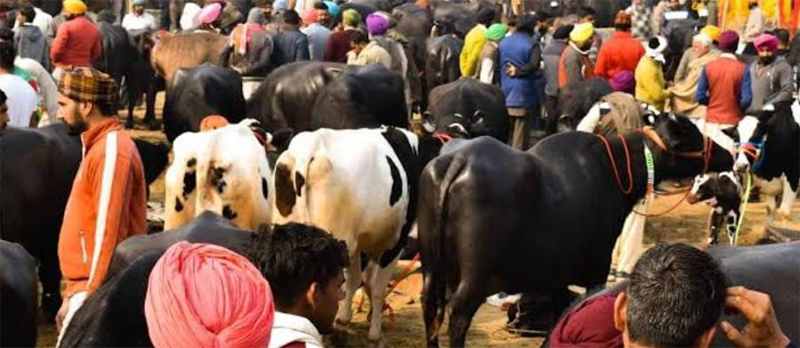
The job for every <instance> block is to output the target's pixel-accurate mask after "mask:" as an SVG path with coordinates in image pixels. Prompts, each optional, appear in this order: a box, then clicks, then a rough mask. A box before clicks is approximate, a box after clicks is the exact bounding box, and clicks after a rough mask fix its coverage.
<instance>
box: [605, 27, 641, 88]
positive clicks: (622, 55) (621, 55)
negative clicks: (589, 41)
mask: <svg viewBox="0 0 800 348" xmlns="http://www.w3.org/2000/svg"><path fill="white" fill-rule="evenodd" d="M643 56H644V46H642V43H641V42H639V40H636V39H634V38H633V36H632V35H631V33H629V32H627V31H617V32H614V35H611V39H609V40H608V41H606V42H605V43H603V46H601V47H600V51H598V52H597V64H596V66H595V69H594V74H595V76H598V77H602V78H604V79H606V80H609V79H611V78H612V77H614V75H616V74H617V73H618V72H620V71H622V70H627V71H630V72H634V71H636V66H637V65H638V64H639V59H642V57H643Z"/></svg>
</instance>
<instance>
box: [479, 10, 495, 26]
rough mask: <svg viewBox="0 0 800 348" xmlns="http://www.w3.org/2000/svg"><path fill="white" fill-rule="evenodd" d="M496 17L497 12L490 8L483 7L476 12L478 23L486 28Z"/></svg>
mask: <svg viewBox="0 0 800 348" xmlns="http://www.w3.org/2000/svg"><path fill="white" fill-rule="evenodd" d="M496 17H497V11H495V9H493V8H491V7H484V8H482V9H480V10H479V11H478V16H477V19H478V23H480V24H483V25H486V26H488V25H489V24H492V22H494V20H495V18H496Z"/></svg>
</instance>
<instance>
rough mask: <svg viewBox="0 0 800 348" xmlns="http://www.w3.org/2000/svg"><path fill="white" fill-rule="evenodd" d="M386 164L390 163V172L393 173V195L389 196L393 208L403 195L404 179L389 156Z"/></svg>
mask: <svg viewBox="0 0 800 348" xmlns="http://www.w3.org/2000/svg"><path fill="white" fill-rule="evenodd" d="M386 162H389V171H390V172H392V193H391V194H390V195H389V206H393V205H394V204H395V203H397V201H399V200H400V196H402V195H403V178H401V177H400V170H398V169H397V166H396V165H394V162H392V159H391V158H390V157H389V156H386Z"/></svg>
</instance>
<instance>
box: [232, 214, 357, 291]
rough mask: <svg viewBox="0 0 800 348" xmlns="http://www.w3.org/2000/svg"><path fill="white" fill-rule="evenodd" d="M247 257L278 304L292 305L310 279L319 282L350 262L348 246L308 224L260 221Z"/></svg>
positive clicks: (304, 289)
mask: <svg viewBox="0 0 800 348" xmlns="http://www.w3.org/2000/svg"><path fill="white" fill-rule="evenodd" d="M252 238H253V242H252V243H251V245H250V247H249V250H248V251H247V253H246V254H247V258H248V259H249V260H250V262H252V263H253V264H254V265H255V266H256V267H257V268H258V269H259V270H260V271H261V273H262V274H263V275H264V277H265V278H266V279H267V280H268V281H269V283H270V288H272V295H273V296H274V298H275V303H276V304H277V305H278V306H281V307H285V306H291V305H292V304H294V302H295V301H296V300H297V299H298V298H300V297H301V296H303V294H305V293H306V291H308V288H309V287H310V286H311V284H313V283H318V284H320V285H321V286H324V285H326V284H327V283H328V282H329V281H331V280H333V279H335V277H336V276H337V275H338V274H340V273H341V272H342V269H343V268H345V267H347V266H348V265H349V260H350V259H349V258H348V253H347V246H345V243H344V242H342V241H339V240H336V239H335V238H333V236H331V235H330V234H329V233H327V232H325V231H323V230H321V229H319V228H316V227H313V226H308V225H303V224H296V223H289V224H286V225H273V226H271V227H270V226H267V225H262V226H261V227H259V230H258V232H256V233H254V234H253V237H252Z"/></svg>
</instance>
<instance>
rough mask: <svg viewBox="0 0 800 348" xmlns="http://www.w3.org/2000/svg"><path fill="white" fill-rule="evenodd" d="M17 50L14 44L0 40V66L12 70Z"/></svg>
mask: <svg viewBox="0 0 800 348" xmlns="http://www.w3.org/2000/svg"><path fill="white" fill-rule="evenodd" d="M16 57H17V52H16V50H15V49H14V44H12V43H11V42H8V41H0V68H2V69H3V70H7V71H14V58H16Z"/></svg>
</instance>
